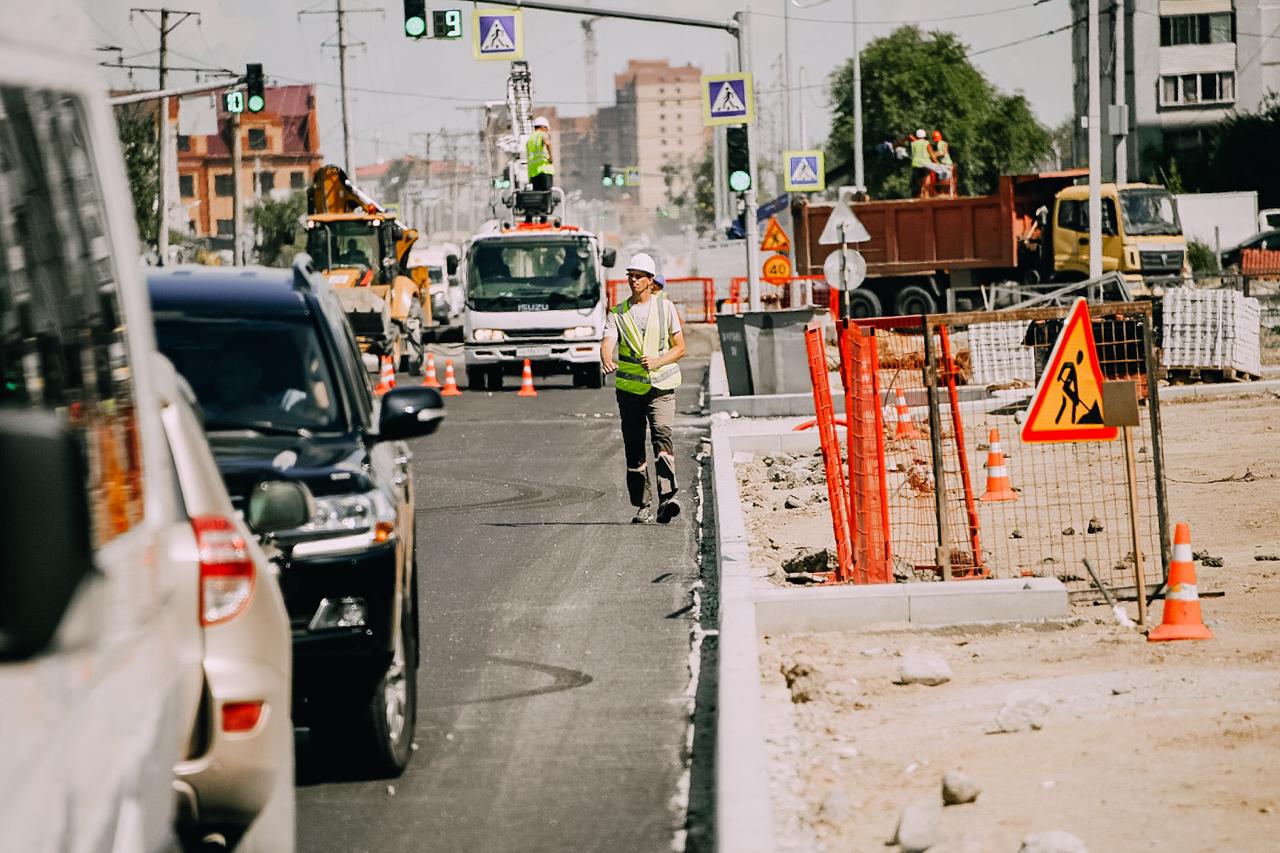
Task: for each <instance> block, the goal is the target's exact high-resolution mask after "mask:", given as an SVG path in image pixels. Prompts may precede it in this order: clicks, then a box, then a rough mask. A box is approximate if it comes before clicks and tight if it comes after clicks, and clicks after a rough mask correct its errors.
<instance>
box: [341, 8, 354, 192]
mask: <svg viewBox="0 0 1280 853" xmlns="http://www.w3.org/2000/svg"><path fill="white" fill-rule="evenodd" d="M337 3H338V86H339V87H340V88H341V90H342V162H343V164H344V165H345V166H346V170H347V174H348V175H354V174H355V172H354V169H355V163H354V161H353V160H352V159H351V97H350V94H349V93H348V91H347V12H346V10H345V9H344V8H343V7H342V6H343V3H342V0H337Z"/></svg>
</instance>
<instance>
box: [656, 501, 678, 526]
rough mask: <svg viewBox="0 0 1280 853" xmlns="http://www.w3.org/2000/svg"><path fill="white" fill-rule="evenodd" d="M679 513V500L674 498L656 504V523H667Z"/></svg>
mask: <svg viewBox="0 0 1280 853" xmlns="http://www.w3.org/2000/svg"><path fill="white" fill-rule="evenodd" d="M679 514H680V502H679V501H677V500H676V499H675V498H671V499H670V500H667V501H663V502H662V503H660V504H658V523H659V524H667V523H668V522H670V521H671V519H673V518H675V517H676V516H677V515H679Z"/></svg>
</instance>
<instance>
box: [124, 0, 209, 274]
mask: <svg viewBox="0 0 1280 853" xmlns="http://www.w3.org/2000/svg"><path fill="white" fill-rule="evenodd" d="M134 12H137V13H138V14H140V15H142V16H143V17H144V18H146V19H147V20H148V21H150V22H151V24H152V26H154V27H156V29H158V30H159V31H160V61H159V63H158V65H159V69H158V70H159V73H160V90H161V91H163V90H164V84H165V81H166V78H167V77H168V70H169V33H171V32H173V31H174V30H175V29H177V28H178V26H179V25H180V24H181V23H182V22H183V21H185V20H186V19H187V18H190V17H193V16H194V17H195V18H196V21H197V22H199V20H200V13H199V12H189V11H187V10H185V9H170V8H167V7H161V8H159V9H144V8H139V7H133V8H131V9H129V15H130V17H132V16H133V13H134ZM152 15H158V16H159V17H160V22H159V23H158V24H157V23H156V22H155V21H154V20H152V17H151V16H152ZM171 19H173V20H172V21H171ZM159 119H160V128H159V130H160V180H159V182H158V186H157V189H158V192H157V199H156V201H157V206H158V207H159V216H158V217H157V220H158V223H157V225H156V254H157V255H158V256H159V260H158V263H159V265H160V266H164V265H165V263H166V262H167V261H168V256H169V197H170V195H171V194H172V192H173V188H172V187H170V186H169V161H170V160H171V159H173V157H174V150H173V134H172V133H171V132H170V128H169V98H168V97H162V98H161V99H160V115H159Z"/></svg>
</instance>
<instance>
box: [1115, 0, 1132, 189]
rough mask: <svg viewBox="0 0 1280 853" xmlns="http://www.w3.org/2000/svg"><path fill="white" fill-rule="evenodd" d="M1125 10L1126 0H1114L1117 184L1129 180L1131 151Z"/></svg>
mask: <svg viewBox="0 0 1280 853" xmlns="http://www.w3.org/2000/svg"><path fill="white" fill-rule="evenodd" d="M1124 16H1125V11H1124V0H1114V2H1113V3H1112V5H1111V20H1112V28H1111V29H1112V33H1113V34H1114V36H1115V40H1116V49H1115V52H1114V57H1115V72H1114V73H1115V83H1116V89H1115V92H1116V96H1115V102H1116V106H1115V109H1114V110H1112V113H1113V116H1112V117H1113V119H1114V126H1113V127H1112V128H1111V132H1112V133H1113V134H1115V137H1116V153H1115V161H1116V169H1115V176H1116V177H1115V179H1116V183H1117V184H1125V183H1128V182H1129V151H1128V145H1127V140H1126V139H1125V136H1126V134H1128V132H1129V106H1128V104H1127V103H1126V101H1127V100H1128V97H1127V86H1128V81H1127V80H1126V79H1125V78H1126V76H1127V70H1126V69H1125V44H1124V39H1125V23H1126V22H1125V19H1124Z"/></svg>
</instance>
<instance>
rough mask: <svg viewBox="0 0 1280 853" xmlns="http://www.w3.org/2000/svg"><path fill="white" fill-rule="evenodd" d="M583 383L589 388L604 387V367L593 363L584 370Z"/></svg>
mask: <svg viewBox="0 0 1280 853" xmlns="http://www.w3.org/2000/svg"><path fill="white" fill-rule="evenodd" d="M582 384H583V385H584V386H585V387H587V388H603V387H604V368H603V367H601V366H600V365H598V364H593V365H591V366H589V367H587V368H586V369H585V370H584V371H583V376H582Z"/></svg>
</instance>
